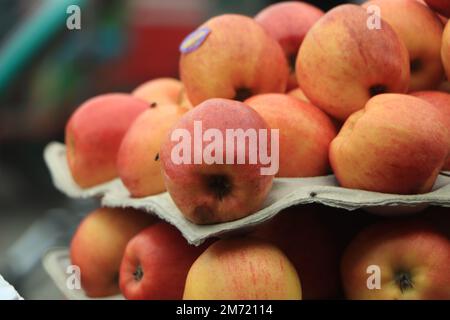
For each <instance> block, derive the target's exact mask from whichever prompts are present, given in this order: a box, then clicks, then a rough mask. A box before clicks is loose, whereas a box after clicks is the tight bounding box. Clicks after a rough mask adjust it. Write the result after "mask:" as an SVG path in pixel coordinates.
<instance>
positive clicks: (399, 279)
mask: <svg viewBox="0 0 450 320" xmlns="http://www.w3.org/2000/svg"><path fill="white" fill-rule="evenodd" d="M394 279H395V283H397V285H398V286H399V287H400V291H401V292H402V293H404V292H405V291H407V290H409V289H412V288H414V284H413V281H412V275H411V273H410V272H408V271H398V272H396V273H395V277H394Z"/></svg>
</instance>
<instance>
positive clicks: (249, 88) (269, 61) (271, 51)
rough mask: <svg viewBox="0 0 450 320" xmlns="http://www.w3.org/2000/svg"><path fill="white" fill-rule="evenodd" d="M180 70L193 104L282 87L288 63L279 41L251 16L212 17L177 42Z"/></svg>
mask: <svg viewBox="0 0 450 320" xmlns="http://www.w3.org/2000/svg"><path fill="white" fill-rule="evenodd" d="M181 48H182V49H181V50H182V55H181V59H180V75H181V80H182V81H183V83H184V85H185V87H186V93H187V96H188V98H189V100H190V101H191V102H192V104H193V105H197V104H199V103H201V102H203V101H205V100H207V99H211V98H228V99H235V100H240V101H243V100H245V99H247V98H249V97H251V96H252V95H255V94H259V93H266V92H280V93H281V92H285V90H286V85H287V81H288V77H289V67H288V63H287V60H286V58H285V56H284V54H283V50H282V49H281V46H280V45H279V44H278V43H277V42H276V41H275V40H274V39H272V38H271V37H270V36H269V35H268V34H267V33H266V32H265V30H264V29H263V28H262V27H261V26H260V25H259V24H258V23H256V22H255V21H254V20H253V19H252V18H249V17H245V16H242V15H236V14H225V15H221V16H217V17H214V18H212V19H210V20H208V21H207V22H206V23H205V24H203V25H202V26H200V27H199V28H198V29H197V30H196V31H195V32H194V33H192V34H191V35H189V36H188V38H186V40H185V41H184V42H183V44H182V45H181Z"/></svg>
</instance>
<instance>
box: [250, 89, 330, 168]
mask: <svg viewBox="0 0 450 320" xmlns="http://www.w3.org/2000/svg"><path fill="white" fill-rule="evenodd" d="M245 103H246V104H247V105H249V106H250V107H252V108H253V109H255V110H256V112H258V114H259V115H260V116H261V117H262V118H263V119H264V120H265V121H266V122H267V124H268V125H269V127H270V128H272V129H278V130H280V140H279V141H280V169H279V171H278V174H277V176H278V177H314V176H322V175H326V174H327V173H328V172H329V169H330V165H329V161H328V148H329V146H330V143H331V141H332V140H333V139H334V137H335V136H336V129H335V127H334V125H333V123H332V122H331V120H330V118H329V117H328V116H327V115H326V114H325V113H324V112H322V111H321V110H320V109H318V108H317V107H315V106H313V105H312V104H309V103H306V102H302V101H300V100H298V99H296V98H293V97H290V96H288V95H285V94H279V93H266V94H261V95H257V96H254V97H252V98H250V99H248V100H246V101H245Z"/></svg>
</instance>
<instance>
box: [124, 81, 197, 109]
mask: <svg viewBox="0 0 450 320" xmlns="http://www.w3.org/2000/svg"><path fill="white" fill-rule="evenodd" d="M131 94H132V95H133V96H135V97H138V98H141V99H142V100H145V101H147V102H148V103H150V104H152V103H156V104H158V105H161V104H176V105H179V106H181V107H183V108H186V109H190V108H192V105H191V103H190V102H189V100H188V99H187V96H186V92H185V90H184V85H183V83H182V82H181V81H180V80H177V79H173V78H158V79H153V80H150V81H147V82H145V83H143V84H141V85H140V86H139V87H137V88H136V89H135V90H134V91H133V92H132V93H131Z"/></svg>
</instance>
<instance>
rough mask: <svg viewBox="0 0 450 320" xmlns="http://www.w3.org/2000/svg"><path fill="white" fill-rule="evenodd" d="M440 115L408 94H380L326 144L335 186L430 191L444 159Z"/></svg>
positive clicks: (444, 136) (445, 136)
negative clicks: (335, 181) (335, 182)
mask: <svg viewBox="0 0 450 320" xmlns="http://www.w3.org/2000/svg"><path fill="white" fill-rule="evenodd" d="M448 134H449V133H448V131H447V128H446V124H445V123H444V120H443V117H442V115H441V113H440V111H439V110H438V109H437V108H436V107H434V106H433V105H431V104H430V103H428V102H426V101H424V100H422V99H419V98H416V97H412V96H409V95H402V94H383V95H378V96H376V97H374V98H372V99H371V100H369V102H368V103H367V105H366V107H365V109H363V110H360V111H358V112H356V113H354V114H353V115H351V116H350V117H349V118H348V119H347V121H346V122H345V124H344V126H343V127H342V129H341V131H340V132H339V134H338V135H337V137H336V138H335V139H334V140H333V142H332V143H331V146H330V162H331V166H332V168H333V171H334V173H335V175H336V178H337V180H338V181H339V183H340V185H341V186H343V187H345V188H352V189H362V190H369V191H376V192H386V193H395V194H417V193H425V192H428V191H430V190H431V189H432V187H433V185H434V182H435V180H436V177H437V175H438V174H439V171H440V170H441V168H442V167H443V165H444V163H445V161H446V159H447V156H448V145H449V139H448Z"/></svg>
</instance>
